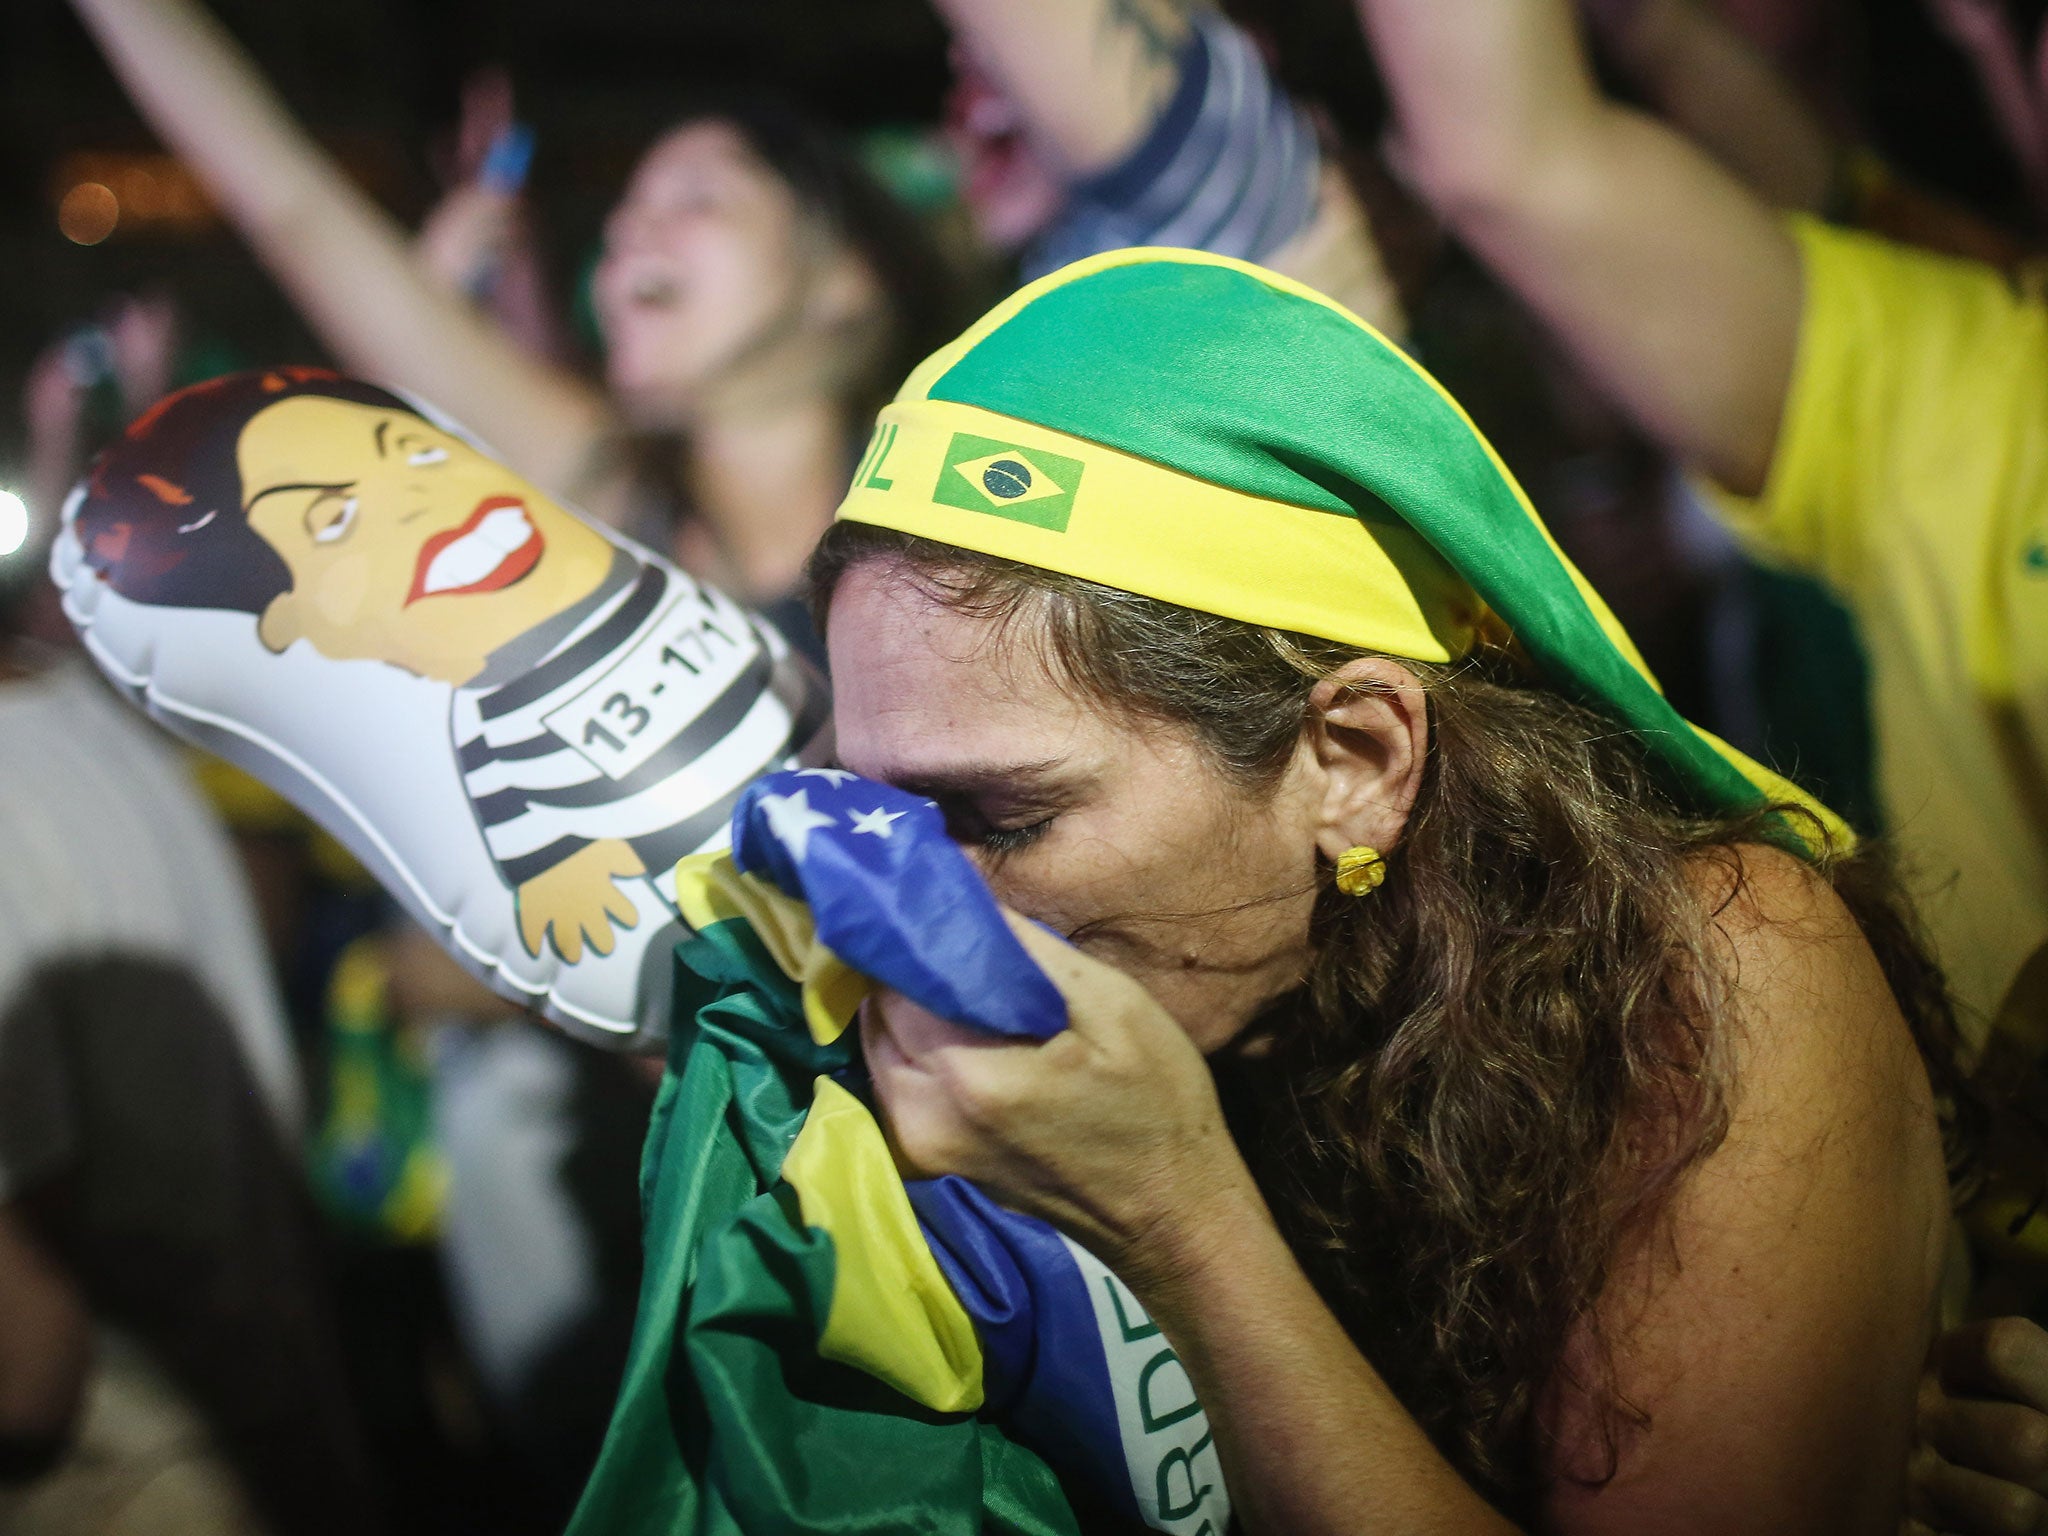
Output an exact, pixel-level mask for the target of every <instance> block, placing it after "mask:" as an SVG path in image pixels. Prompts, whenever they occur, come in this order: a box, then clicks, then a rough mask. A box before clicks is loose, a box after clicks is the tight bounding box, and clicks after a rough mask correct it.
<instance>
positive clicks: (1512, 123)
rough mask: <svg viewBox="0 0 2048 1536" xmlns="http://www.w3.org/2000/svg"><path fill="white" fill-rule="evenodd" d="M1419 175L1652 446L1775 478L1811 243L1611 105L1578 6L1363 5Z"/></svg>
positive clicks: (1755, 481)
mask: <svg viewBox="0 0 2048 1536" xmlns="http://www.w3.org/2000/svg"><path fill="white" fill-rule="evenodd" d="M1359 10H1360V14H1361V16H1362V17H1363V19H1364V21H1365V24H1366V29H1367V32H1368V34H1369V35H1370V37H1371V40H1372V42H1373V45H1374V47H1375V50H1376V51H1377V53H1378V56H1379V60H1380V66H1381V69H1382V71H1383V72H1384V73H1385V75H1386V78H1387V82H1388V86H1389V88H1390V90H1391V92H1392V94H1393V98H1394V105H1395V111H1396V114H1397V117H1398V120H1399V125H1400V131H1401V134H1402V137H1403V148H1404V152H1405V155H1406V158H1407V162H1408V165H1409V167H1410V169H1411V172H1412V174H1413V175H1414V176H1415V178H1416V179H1417V181H1418V182H1419V184H1420V186H1421V188H1422V190H1423V192H1424V195H1425V196H1427V197H1428V198H1429V199H1430V200H1431V202H1432V203H1434V204H1435V206H1436V208H1437V210H1438V212H1439V213H1440V214H1441V215H1442V216H1443V217H1444V218H1445V219H1446V221H1447V222H1449V223H1450V224H1451V225H1452V227H1453V228H1455V229H1456V230H1457V232H1458V233H1459V235H1460V236H1462V237H1463V239H1464V240H1465V241H1466V242H1467V243H1468V244H1469V245H1471V246H1472V247H1473V249H1474V250H1476V251H1477V252H1478V253H1479V255H1480V257H1481V258H1482V259H1483V260H1484V261H1486V262H1487V264H1488V265H1489V266H1491V267H1492V269H1493V270H1494V272H1495V273H1496V274H1497V275H1498V276H1499V277H1500V278H1501V279H1502V281H1504V282H1505V283H1506V284H1507V285H1508V286H1509V287H1510V288H1512V289H1514V290H1515V291H1516V292H1517V293H1518V294H1519V295H1520V296H1521V298H1522V299H1523V301H1524V302H1525V303H1527V304H1529V305H1530V306H1531V307H1532V308H1533V309H1535V310H1536V311H1537V312H1538V313H1539V314H1540V315H1542V316H1543V318H1544V319H1545V320H1547V321H1548V322H1549V323H1550V325H1551V326H1552V327H1554V328H1555V329H1556V330H1557V332H1558V333H1559V334H1560V336H1561V337H1562V338H1563V339H1564V341H1565V343H1566V345H1567V346H1569V347H1570V348H1571V349H1572V351H1573V352H1574V353H1575V354H1576V355H1577V356H1578V357H1579V359H1580V361H1581V362H1582V363H1583V364H1584V365H1585V366H1586V367H1587V368H1588V369H1589V370H1590V371H1591V372H1592V373H1593V374H1594V375H1595V377H1597V378H1598V379H1599V380H1600V381H1601V383H1602V384H1603V385H1604V386H1605V387H1606V389H1607V391H1608V392H1609V393H1610V394H1611V395H1612V396H1613V397H1614V399H1615V400H1616V401H1617V403H1619V404H1620V405H1621V406H1622V407H1623V408H1624V409H1626V410H1628V411H1629V412H1630V413H1631V414H1633V415H1634V416H1635V418H1636V420H1637V422H1638V423H1639V424H1640V425H1641V426H1642V427H1643V428H1644V430H1645V431H1647V432H1648V433H1649V434H1650V435H1651V436H1652V437H1653V438H1655V439H1657V440H1658V441H1659V442H1661V443H1662V444H1663V445H1664V446H1665V447H1666V448H1667V449H1669V450H1670V451H1671V452H1673V453H1675V454H1677V455H1678V456H1679V457H1681V458H1684V459H1687V460H1689V461H1692V462H1694V463H1697V464H1698V465H1700V466H1701V467H1702V468H1704V469H1706V470H1707V471H1708V472H1709V473H1710V474H1712V475H1713V476H1715V478H1717V479H1719V480H1720V481H1721V482H1722V483H1724V484H1725V485H1727V486H1728V487H1729V488H1730V489H1732V490H1737V491H1755V490H1758V489H1760V488H1761V486H1762V484H1763V480H1764V476H1765V474H1766V472H1767V471H1768V469H1769V467H1770V462H1771V453H1772V450H1773V447H1774V445H1775V442H1776V438H1777V428H1778V419H1779V416H1780V414H1781V412H1782V409H1783V406H1784V402H1785V395H1786V391H1787V388H1788V385H1789V382H1790V379H1791V373H1792V360H1793V355H1794V351H1795V347H1796V343H1797V339H1798V329H1799V309H1800V275H1799V259H1798V253H1797V248H1796V247H1795V246H1794V244H1793V242H1792V239H1791V237H1790V235H1789V234H1788V233H1787V232H1786V231H1785V230H1784V228H1783V227H1782V226H1781V225H1780V223H1779V221H1778V218H1777V216H1776V215H1775V214H1774V213H1773V212H1772V210H1771V209H1770V207H1769V206H1768V205H1767V204H1766V203H1765V202H1764V200H1763V199H1762V198H1761V197H1759V196H1757V195H1756V194H1755V193H1754V192H1751V191H1750V190H1749V189H1748V188H1747V187H1745V186H1743V185H1742V184H1741V183H1740V182H1739V181H1737V180H1736V179H1735V178H1734V177H1733V176H1732V175H1731V174H1729V173H1728V172H1727V171H1725V170H1723V169H1722V168H1721V167H1720V166H1719V165H1717V164H1715V162H1714V161H1713V160H1712V159H1710V158H1709V157H1708V156H1707V155H1706V154H1705V153H1704V152H1703V151H1701V150H1699V149H1697V148H1695V147H1694V146H1693V145H1691V144H1690V143H1688V142H1687V141H1686V140H1684V139H1682V138H1680V137H1678V136H1677V135H1676V134H1674V133H1672V132H1671V131H1670V130H1669V129H1667V128H1665V127H1663V126H1662V125H1660V124H1658V123H1656V122H1653V121H1651V120H1650V119H1648V118H1645V117H1643V116H1642V115H1640V114H1638V113H1635V112H1631V111H1628V110H1626V109H1624V108H1621V107H1618V106H1616V105H1614V104H1613V103H1611V102H1608V101H1606V100H1604V99H1603V98H1602V97H1601V96H1600V94H1599V92H1598V91H1597V89H1596V88H1595V86H1594V84H1593V80H1592V76H1591V74H1590V72H1589V70H1588V68H1587V63H1586V57H1585V50H1584V48H1583V46H1582V43H1581V40H1580V38H1579V36H1578V33H1577V30H1576V25H1575V20H1574V17H1573V15H1572V13H1571V10H1570V7H1569V5H1568V3H1567V0H1359Z"/></svg>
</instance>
